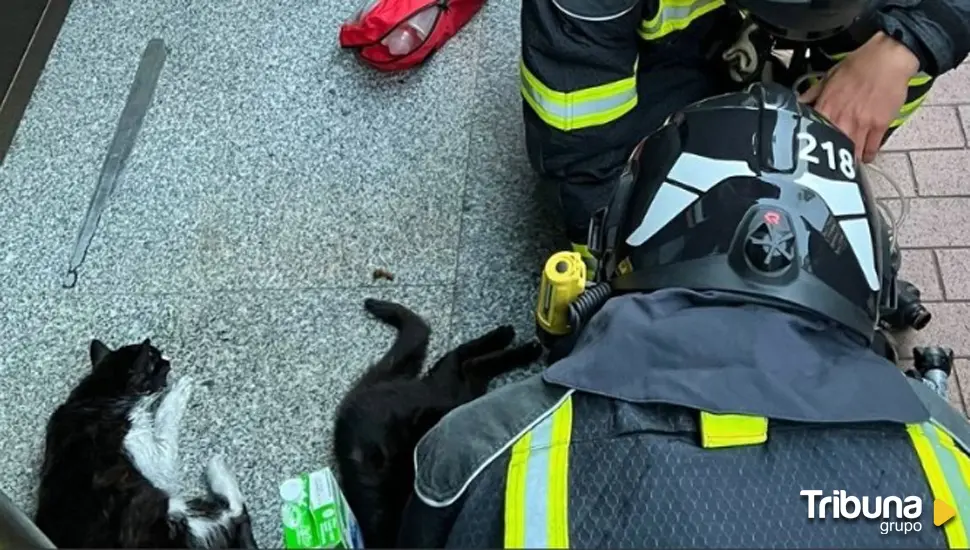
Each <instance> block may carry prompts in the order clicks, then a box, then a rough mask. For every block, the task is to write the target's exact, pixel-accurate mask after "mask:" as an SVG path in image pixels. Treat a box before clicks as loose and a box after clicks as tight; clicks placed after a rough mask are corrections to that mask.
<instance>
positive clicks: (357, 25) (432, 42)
mask: <svg viewBox="0 0 970 550" xmlns="http://www.w3.org/2000/svg"><path fill="white" fill-rule="evenodd" d="M485 1H486V0H370V1H369V3H368V4H367V5H366V6H365V7H364V8H363V9H362V10H360V11H359V12H357V14H356V15H355V16H354V17H353V18H352V19H351V20H349V21H347V22H346V23H344V24H343V25H341V26H340V47H342V48H351V49H355V50H357V55H358V56H359V57H360V58H361V59H362V60H363V61H364V62H366V63H367V64H369V65H371V66H373V67H375V68H377V69H379V70H382V71H399V70H403V69H410V68H412V67H415V66H416V65H420V64H421V63H424V62H425V61H426V60H427V59H428V57H430V56H431V54H432V53H434V52H435V51H437V50H438V49H439V48H441V47H442V46H443V45H444V44H445V42H447V41H448V40H449V39H451V37H452V36H455V34H456V33H457V32H458V31H460V30H461V28H462V27H464V26H465V24H466V23H468V21H470V20H471V18H472V17H473V16H474V15H475V14H476V13H478V10H480V9H482V6H483V5H485Z"/></svg>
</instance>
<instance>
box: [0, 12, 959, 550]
mask: <svg viewBox="0 0 970 550" xmlns="http://www.w3.org/2000/svg"><path fill="white" fill-rule="evenodd" d="M355 9H356V6H355V5H353V4H349V3H341V2H335V1H333V0H315V1H309V2H308V1H304V0H279V1H277V2H269V3H267V2H254V1H243V2H234V3H219V2H191V1H190V0H157V1H155V2H148V3H146V2H136V3H132V2H123V1H121V0H74V7H73V8H72V11H71V13H70V15H69V17H68V20H67V23H66V25H65V27H64V29H63V31H62V32H61V37H60V39H59V41H58V43H57V45H56V47H55V49H54V52H53V54H52V57H51V60H50V62H49V64H48V67H47V69H46V72H45V73H44V75H43V77H42V79H41V81H40V83H39V85H38V88H37V91H36V93H35V96H34V99H33V102H32V104H31V105H30V107H29V109H28V111H27V114H26V117H25V120H24V123H23V125H22V127H21V129H20V131H19V133H18V135H17V138H16V140H15V142H14V145H13V148H12V150H11V152H10V155H9V157H8V160H7V161H6V163H5V165H4V166H3V168H0V330H3V332H4V338H2V339H0V395H2V397H3V399H2V402H0V441H2V442H3V449H4V451H3V452H2V453H0V488H2V489H3V491H5V492H6V493H7V494H9V495H10V496H11V497H12V498H14V500H15V501H16V502H17V503H18V504H20V505H22V506H23V507H24V508H25V509H27V510H28V511H30V510H32V509H33V495H32V487H33V484H34V483H35V470H36V468H37V465H38V459H39V451H40V449H41V443H42V434H43V428H44V421H45V420H46V417H47V416H48V415H49V414H50V412H51V411H52V410H53V408H54V407H55V406H56V404H57V403H58V402H59V401H60V400H61V399H63V397H64V396H65V394H66V392H67V391H68V390H69V388H70V387H71V386H72V385H73V384H74V382H75V381H76V380H77V379H78V378H79V377H80V376H81V375H82V374H83V373H84V372H85V369H86V368H87V357H86V353H87V344H88V342H89V340H90V339H91V338H92V337H98V338H102V339H105V340H106V341H107V342H108V343H109V344H112V345H120V344H124V343H129V342H133V341H137V340H140V339H142V338H144V337H146V336H150V337H151V338H152V339H153V341H154V342H155V343H156V344H157V345H158V346H159V347H161V348H162V349H164V350H165V351H166V352H167V353H168V354H169V355H170V356H171V357H172V358H173V360H174V366H173V368H174V371H175V373H176V375H187V374H191V375H193V376H195V377H196V378H197V379H198V381H200V382H201V384H200V386H199V390H198V391H197V393H196V394H195V398H194V403H193V410H192V413H191V415H190V418H189V419H188V420H187V425H186V429H185V434H184V437H183V440H184V455H185V458H186V460H185V466H184V468H185V476H186V480H187V481H193V480H196V479H198V477H199V476H200V474H201V471H202V464H203V462H204V460H205V459H206V458H207V457H208V456H209V455H211V454H213V453H222V454H225V455H226V456H227V458H228V460H229V462H230V464H231V465H232V466H233V467H234V468H235V469H236V470H237V472H238V475H239V477H240V482H241V484H242V486H243V490H244V492H245V493H246V495H247V497H248V499H249V501H250V506H251V510H252V512H253V515H254V521H255V524H256V531H257V537H258V539H259V542H260V544H261V545H263V546H266V547H272V546H274V545H276V544H277V543H278V540H279V539H278V537H279V528H278V525H279V514H278V508H277V503H278V501H277V496H276V495H277V493H276V491H277V486H278V483H279V482H280V481H282V480H283V479H285V478H286V477H288V476H291V475H294V474H298V473H300V472H304V471H309V470H312V469H315V468H317V467H319V466H321V465H324V464H325V463H326V462H327V454H328V442H329V436H330V421H331V414H332V412H333V409H334V407H335V404H336V402H337V399H338V397H339V396H340V395H341V393H342V392H343V391H344V390H345V389H346V388H347V387H348V385H349V384H350V382H351V380H352V379H353V377H354V376H355V375H356V374H357V373H358V372H359V371H360V370H361V369H362V368H363V367H364V366H366V365H367V364H368V363H369V362H371V361H372V360H374V359H375V358H377V357H378V356H379V355H380V353H381V352H382V350H383V349H385V347H386V345H387V344H388V343H389V341H390V338H391V337H392V332H391V331H390V330H388V329H385V328H384V327H382V326H380V325H379V324H378V323H376V322H375V321H373V320H370V319H368V318H367V317H366V316H365V314H364V311H363V309H362V307H361V305H362V301H363V299H364V298H366V297H370V296H375V297H384V298H389V299H394V300H399V301H402V302H404V303H406V304H408V305H410V306H412V307H414V308H415V309H416V310H417V311H419V312H421V313H422V314H424V315H426V316H427V317H428V319H429V320H430V322H431V324H432V326H433V328H434V330H435V335H434V340H433V345H434V346H435V348H436V349H438V350H440V349H442V348H444V347H445V346H446V345H447V344H448V343H450V342H452V341H455V340H458V339H461V338H463V337H466V336H470V335H472V334H473V333H477V332H480V331H483V330H485V329H488V328H491V327H492V326H493V324H494V323H497V322H508V323H512V324H514V325H515V326H516V327H517V328H519V329H520V331H521V332H522V333H523V335H524V336H530V335H531V331H532V320H531V317H530V312H531V309H532V304H533V296H534V290H535V284H536V280H537V275H538V271H539V267H540V265H541V263H542V261H543V259H544V258H545V256H546V255H547V254H548V253H549V252H550V251H552V250H554V249H555V247H556V244H557V243H556V235H558V234H559V231H558V230H557V228H556V227H555V223H554V222H553V221H552V215H551V212H550V209H549V208H548V207H547V206H545V205H544V204H543V202H542V201H541V200H540V199H539V198H538V197H537V196H536V194H535V186H534V182H533V178H532V176H531V175H530V172H529V169H528V164H527V162H526V159H525V156H524V150H523V146H522V141H523V137H522V129H521V124H520V118H519V117H520V106H519V105H520V104H519V99H518V97H517V74H516V58H517V52H518V21H517V17H518V16H517V12H518V3H517V2H491V3H490V4H489V5H488V6H487V7H486V8H485V10H484V11H483V12H482V13H481V14H480V16H479V17H477V18H476V19H475V21H473V23H472V24H470V25H469V26H468V27H467V28H466V29H465V30H464V31H463V32H462V33H461V34H460V35H459V36H458V37H456V38H455V39H454V40H453V41H452V42H451V43H449V44H448V46H447V47H446V48H445V49H444V50H443V51H442V52H440V53H439V54H438V55H437V56H436V58H435V59H434V60H433V62H432V63H430V64H429V65H428V66H426V67H425V68H423V69H422V70H421V71H418V72H414V73H411V74H408V75H405V76H397V75H395V76H385V75H378V74H375V73H374V72H372V71H369V70H366V69H363V68H361V67H360V66H359V65H358V64H357V63H356V61H355V60H354V59H353V58H352V57H351V56H349V55H347V54H346V53H344V52H341V51H339V50H338V48H337V45H336V29H337V27H338V26H339V24H340V23H341V21H342V19H343V18H344V17H346V16H347V15H349V14H350V13H351V12H353V11H354V10H355ZM155 37H161V38H163V39H164V40H165V41H166V42H167V44H168V46H169V50H170V53H169V58H168V61H167V63H166V66H165V69H164V71H163V74H162V77H161V80H160V84H159V89H158V91H157V94H156V101H155V103H154V106H153V108H152V110H151V111H150V112H149V114H148V116H147V118H146V121H145V126H144V128H143V130H142V132H141V135H140V138H139V142H138V146H137V147H136V149H135V150H134V152H133V154H132V157H131V159H130V161H129V163H128V167H127V169H126V171H125V174H124V177H123V179H122V180H121V181H120V183H119V186H118V189H117V191H116V193H115V195H114V196H113V197H112V199H111V206H110V207H109V209H108V211H107V212H106V213H105V215H104V216H103V218H102V220H101V226H100V228H99V230H98V233H97V235H96V237H95V239H94V242H93V245H92V247H91V249H90V252H89V254H88V257H87V260H86V262H85V264H84V266H83V267H82V269H81V275H80V280H79V283H78V286H77V287H76V288H74V289H72V290H63V289H61V288H60V286H59V285H60V281H61V278H62V275H63V272H64V270H65V269H66V267H67V261H68V256H69V254H70V251H71V248H72V246H73V243H74V239H75V236H76V232H77V227H78V224H79V223H80V221H81V218H82V217H83V215H84V212H85V209H86V208H87V205H88V201H89V199H90V194H91V191H92V189H93V187H94V185H95V183H96V180H97V177H98V173H99V170H100V164H101V161H102V157H103V154H104V151H105V148H106V146H107V144H108V142H109V141H110V139H111V135H112V133H113V131H114V127H115V124H116V121H117V117H118V115H119V113H120V111H121V109H122V106H123V104H124V101H125V98H126V95H127V90H128V86H129V84H130V81H131V78H132V76H133V74H134V70H135V67H136V66H137V64H138V58H139V55H140V54H141V51H142V49H143V48H144V46H145V43H146V42H147V41H148V40H149V39H151V38H155ZM930 103H931V105H929V106H927V107H924V108H923V110H922V113H920V114H919V115H917V118H916V120H915V121H914V122H913V123H912V124H911V125H910V126H909V127H907V128H905V129H904V130H903V131H902V132H900V134H899V135H898V136H896V137H895V138H894V139H893V141H892V143H891V144H890V145H891V146H890V147H889V148H890V149H892V150H893V151H892V152H887V153H886V154H884V155H883V157H882V158H881V159H880V163H881V164H882V165H883V166H884V167H886V168H887V169H888V170H889V172H890V173H891V174H892V175H893V177H894V178H896V179H898V180H899V181H900V182H901V184H902V186H903V187H904V189H905V191H906V193H907V194H908V195H910V196H911V197H912V198H911V200H910V203H909V204H910V208H909V210H910V214H909V221H908V223H907V226H906V227H905V228H904V230H903V236H902V240H903V244H904V245H905V246H907V247H908V248H911V249H912V250H910V251H907V252H906V256H905V263H906V268H905V269H906V270H907V273H908V274H910V275H911V278H912V279H914V280H915V281H916V282H918V283H919V284H920V285H921V286H922V287H923V288H924V289H925V291H926V299H927V300H928V301H931V302H932V304H931V306H932V308H933V313H934V314H935V315H936V319H935V321H934V323H933V324H932V325H931V326H930V327H929V328H928V329H927V330H926V331H924V333H921V334H919V335H917V337H916V338H917V340H919V341H926V342H932V343H938V342H941V341H942V342H944V343H948V344H950V345H952V346H954V347H955V348H956V349H957V351H958V354H959V355H960V356H961V357H963V358H970V325H968V323H967V321H966V319H968V318H970V277H967V276H966V275H965V271H966V266H970V231H968V229H970V188H968V189H967V190H964V189H962V186H963V185H970V182H966V180H967V179H970V151H968V150H967V149H966V146H967V140H966V133H967V125H970V70H964V69H961V70H960V71H958V72H957V73H954V74H953V75H952V76H950V77H947V78H945V79H943V81H942V82H941V83H940V85H939V90H937V91H936V92H934V94H933V97H932V99H931V101H930ZM962 105H966V106H962ZM958 112H959V115H963V119H962V120H963V122H962V123H961V119H960V116H959V115H958ZM881 189H882V192H883V193H884V194H885V193H888V186H886V185H885V184H881ZM963 195H967V196H966V197H964V196H963ZM375 268H384V269H387V270H389V271H391V272H393V273H394V274H395V276H396V277H395V279H394V281H393V282H388V281H376V282H375V281H374V280H373V279H372V272H373V270H374V269H375ZM960 369H961V370H960V375H961V376H963V377H964V378H963V379H964V380H966V382H965V384H964V385H965V386H966V387H967V389H968V390H970V379H968V378H966V377H967V376H970V371H968V370H967V369H970V362H967V361H966V360H965V359H961V362H960ZM953 398H954V399H955V401H956V402H957V403H959V404H960V406H961V407H962V402H963V397H962V396H961V393H960V388H959V387H957V388H956V389H955V391H954V395H953Z"/></svg>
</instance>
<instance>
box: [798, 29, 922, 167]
mask: <svg viewBox="0 0 970 550" xmlns="http://www.w3.org/2000/svg"><path fill="white" fill-rule="evenodd" d="M918 72H919V59H918V58H917V57H916V55H914V54H913V52H911V51H910V50H909V49H908V48H907V47H906V46H904V45H903V44H902V43H900V42H897V41H896V40H894V39H893V38H891V37H890V36H888V35H886V34H885V33H883V32H881V31H880V32H878V33H876V35H875V36H873V37H872V38H870V39H869V41H868V42H866V43H865V44H863V45H862V46H861V47H860V48H858V49H857V50H855V51H853V52H852V53H850V54H849V55H848V56H846V58H845V59H844V60H842V61H841V62H840V63H839V64H838V65H836V66H835V67H833V68H832V69H831V70H830V71H829V72H828V74H826V75H825V78H823V79H822V80H821V81H819V82H818V83H817V84H815V86H812V88H810V89H809V90H808V91H806V92H805V93H804V94H802V97H801V100H802V101H803V102H805V103H811V104H813V106H814V107H815V109H816V110H818V111H819V112H820V113H822V115H824V116H825V117H826V118H828V119H829V120H830V121H831V122H832V123H833V124H835V126H836V127H838V128H839V129H840V130H842V131H843V132H844V133H845V134H846V135H847V136H849V137H850V138H851V139H852V141H853V143H854V144H855V154H856V159H857V160H861V161H863V162H872V161H873V160H875V158H876V153H878V152H879V148H880V147H881V146H882V140H883V136H885V134H886V131H887V130H888V129H889V125H890V124H892V122H893V121H894V120H895V119H896V117H897V116H898V115H899V111H900V109H901V108H902V106H903V104H904V103H905V102H906V94H907V92H908V90H909V80H910V79H911V78H912V77H913V76H915V75H916V74H917V73H918Z"/></svg>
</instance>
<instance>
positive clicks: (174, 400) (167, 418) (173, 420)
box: [155, 376, 195, 431]
mask: <svg viewBox="0 0 970 550" xmlns="http://www.w3.org/2000/svg"><path fill="white" fill-rule="evenodd" d="M194 387H195V379H194V378H192V377H191V376H182V377H180V378H179V379H178V380H177V381H176V382H175V383H174V384H172V386H171V387H170V388H169V390H168V391H167V392H166V393H165V395H164V396H163V397H162V401H161V403H159V405H158V409H157V411H156V412H155V425H156V427H157V428H156V429H160V430H163V431H165V430H177V429H178V425H179V424H180V423H181V422H182V415H184V414H185V411H186V409H187V408H188V405H189V399H191V397H192V390H193V388H194Z"/></svg>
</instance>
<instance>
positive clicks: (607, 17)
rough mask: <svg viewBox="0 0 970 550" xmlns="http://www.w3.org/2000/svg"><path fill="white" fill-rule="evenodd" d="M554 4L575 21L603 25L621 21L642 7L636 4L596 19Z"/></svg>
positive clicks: (554, 3) (556, 3)
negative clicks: (620, 19)
mask: <svg viewBox="0 0 970 550" xmlns="http://www.w3.org/2000/svg"><path fill="white" fill-rule="evenodd" d="M552 4H553V5H554V6H556V7H557V8H559V11H561V12H563V13H565V14H566V15H568V16H569V17H572V18H575V19H579V20H580V21H590V22H593V23H601V22H604V21H612V20H614V19H619V18H621V17H623V16H624V15H626V14H628V13H630V12H631V11H633V9H634V8H636V7H637V6H639V5H640V4H639V3H634V4H633V5H632V6H630V7H629V8H627V9H625V10H623V11H621V12H618V13H614V14H612V15H604V16H600V17H594V16H589V15H579V14H578V13H574V12H571V11H569V10H567V9H566V8H564V7H562V4H560V3H559V2H557V1H556V0H552Z"/></svg>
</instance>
